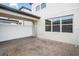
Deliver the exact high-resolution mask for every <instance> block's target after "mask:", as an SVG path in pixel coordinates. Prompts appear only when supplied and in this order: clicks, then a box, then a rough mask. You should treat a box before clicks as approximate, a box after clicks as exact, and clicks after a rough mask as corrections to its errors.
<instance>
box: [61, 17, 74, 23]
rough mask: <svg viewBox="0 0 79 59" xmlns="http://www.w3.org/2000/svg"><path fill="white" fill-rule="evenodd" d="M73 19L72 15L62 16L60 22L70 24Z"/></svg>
mask: <svg viewBox="0 0 79 59" xmlns="http://www.w3.org/2000/svg"><path fill="white" fill-rule="evenodd" d="M72 21H73V17H72V16H64V17H63V20H62V24H70V23H72Z"/></svg>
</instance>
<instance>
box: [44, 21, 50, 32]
mask: <svg viewBox="0 0 79 59" xmlns="http://www.w3.org/2000/svg"><path fill="white" fill-rule="evenodd" d="M45 31H51V21H50V20H45Z"/></svg>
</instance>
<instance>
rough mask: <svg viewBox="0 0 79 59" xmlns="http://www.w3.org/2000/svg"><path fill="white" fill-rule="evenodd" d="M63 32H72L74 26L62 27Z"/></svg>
mask: <svg viewBox="0 0 79 59" xmlns="http://www.w3.org/2000/svg"><path fill="white" fill-rule="evenodd" d="M62 32H72V25H62Z"/></svg>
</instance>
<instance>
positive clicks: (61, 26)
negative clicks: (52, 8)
mask: <svg viewBox="0 0 79 59" xmlns="http://www.w3.org/2000/svg"><path fill="white" fill-rule="evenodd" d="M67 16H71V19H72V21H71V22H70V23H69V22H68V24H63V23H62V21H63V17H67ZM55 18H59V21H60V24H54V25H53V24H52V23H53V22H54V21H53V20H52V19H55ZM49 19H50V21H51V25H50V26H51V31H50V32H61V33H73V19H74V15H73V14H70V15H65V16H60V17H54V18H49ZM45 20H47V19H45ZM55 25H60V30H59V31H53V26H55ZM63 25H66V26H67V25H69V26H70V25H72V27H71V32H70V31H69V32H65V31H63ZM45 26H46V24H45ZM45 31H46V28H45ZM46 32H48V31H46Z"/></svg>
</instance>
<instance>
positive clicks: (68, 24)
mask: <svg viewBox="0 0 79 59" xmlns="http://www.w3.org/2000/svg"><path fill="white" fill-rule="evenodd" d="M60 19H61V20H60ZM51 22H52V23H51ZM60 22H61V23H60ZM60 29H61V31H62V32H68V33H72V32H73V15H68V16H63V17H56V18H53V19H52V18H51V20H48V19H47V20H45V31H53V32H60Z"/></svg>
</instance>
